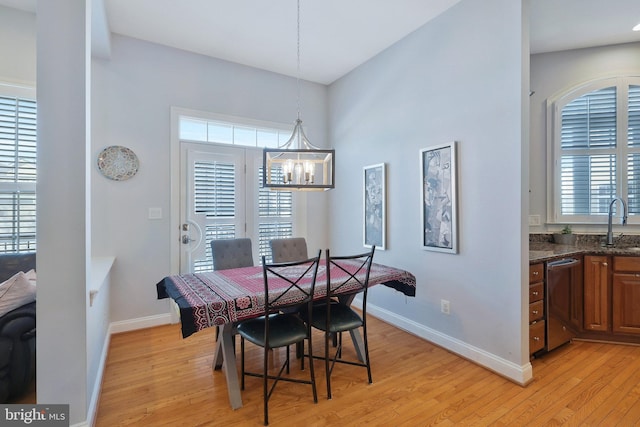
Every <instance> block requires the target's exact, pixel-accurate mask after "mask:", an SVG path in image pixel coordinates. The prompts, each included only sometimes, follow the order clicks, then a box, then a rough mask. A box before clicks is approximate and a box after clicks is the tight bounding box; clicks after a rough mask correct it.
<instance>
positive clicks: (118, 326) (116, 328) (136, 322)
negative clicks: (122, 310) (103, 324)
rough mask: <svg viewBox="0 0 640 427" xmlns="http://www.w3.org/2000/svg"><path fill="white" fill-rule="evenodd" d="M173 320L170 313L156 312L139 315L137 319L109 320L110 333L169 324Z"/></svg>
mask: <svg viewBox="0 0 640 427" xmlns="http://www.w3.org/2000/svg"><path fill="white" fill-rule="evenodd" d="M171 323H175V322H173V316H172V315H171V313H164V314H157V315H155V316H147V317H139V318H137V319H130V320H122V321H120V322H111V324H110V325H109V333H110V334H118V333H120V332H129V331H135V330H137V329H145V328H153V327H154V326H162V325H169V324H171Z"/></svg>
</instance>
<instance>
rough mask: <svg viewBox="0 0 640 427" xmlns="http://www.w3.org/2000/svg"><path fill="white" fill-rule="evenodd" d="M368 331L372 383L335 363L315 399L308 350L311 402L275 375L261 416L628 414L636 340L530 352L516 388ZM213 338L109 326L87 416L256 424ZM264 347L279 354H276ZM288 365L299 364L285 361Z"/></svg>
mask: <svg viewBox="0 0 640 427" xmlns="http://www.w3.org/2000/svg"><path fill="white" fill-rule="evenodd" d="M369 334H370V336H369V341H370V348H371V349H370V352H371V358H372V374H373V384H368V382H367V378H366V371H365V370H364V369H362V368H359V367H353V366H347V365H339V366H338V367H336V368H335V369H336V370H335V371H334V374H333V376H332V393H333V399H332V400H327V398H326V387H325V377H324V364H323V363H322V362H321V361H319V360H316V361H315V368H316V381H317V387H318V403H317V404H314V403H313V399H312V396H311V390H310V387H309V386H306V385H300V384H289V383H282V384H279V385H278V387H277V388H276V390H275V393H274V395H273V397H272V400H271V401H270V405H269V414H270V421H271V422H270V425H275V426H278V425H282V426H285V425H291V422H292V420H296V424H299V425H310V426H332V425H344V426H349V425H367V426H389V425H420V426H422V425H430V424H436V423H437V424H438V425H442V426H449V425H451V426H453V425H456V426H457V425H465V426H467V425H469V426H470V425H477V426H487V425H493V426H501V425H504V426H513V425H526V426H535V425H633V424H634V423H638V422H640V402H639V400H640V385H639V384H640V347H633V346H624V345H615V344H602V343H593V342H579V341H576V342H573V343H571V344H568V345H566V346H563V347H561V348H559V349H557V350H555V351H554V352H552V353H549V354H548V355H545V356H543V357H541V358H539V359H535V360H533V362H532V364H533V374H534V378H533V381H532V382H531V383H530V384H529V385H528V386H526V387H522V386H520V385H517V384H514V383H513V382H511V381H508V380H506V379H504V378H502V377H500V376H499V375H496V374H495V373H492V372H490V371H488V370H486V369H484V368H482V367H479V366H478V365H475V364H473V363H471V362H469V361H467V360H465V359H463V358H460V357H458V356H456V355H454V354H452V353H450V352H448V351H446V350H444V349H442V348H440V347H438V346H436V345H433V344H432V343H429V342H427V341H425V340H422V339H420V338H417V337H415V336H413V335H411V334H408V333H406V332H404V331H401V330H399V329H397V328H395V327H393V326H390V325H388V324H386V323H384V322H382V321H379V320H377V319H375V318H372V317H370V322H369ZM214 339H215V332H214V331H213V329H211V330H205V331H201V332H198V333H196V334H194V335H192V336H191V337H189V338H187V339H183V338H182V336H181V334H180V328H179V326H178V325H168V326H161V327H157V328H151V329H146V330H141V331H134V332H128V333H122V334H117V335H114V336H113V337H112V338H111V344H110V348H109V354H108V358H107V365H106V368H105V373H104V378H103V386H102V392H101V396H100V402H99V407H98V412H97V417H96V422H95V425H96V427H103V426H108V427H112V426H140V425H144V426H189V427H195V426H218V425H233V426H259V425H262V410H263V406H262V388H261V382H260V380H259V379H254V378H252V379H249V380H247V389H246V390H244V391H243V392H242V399H243V403H244V405H243V407H242V408H240V409H238V410H235V411H234V410H232V409H231V408H230V406H229V400H228V396H227V390H226V379H225V377H224V374H223V373H222V372H221V371H212V370H211V363H212V361H213V350H214ZM314 350H315V352H316V354H320V353H322V352H323V344H322V337H321V336H320V335H317V336H316V335H314ZM351 351H352V350H351V349H347V350H346V352H351ZM238 354H239V348H238ZM247 354H248V356H247V364H248V367H249V366H251V369H256V370H260V369H261V358H262V353H261V351H260V350H259V349H257V348H255V347H253V348H251V347H250V346H247ZM274 356H275V358H276V359H278V360H282V358H283V357H284V353H282V352H281V351H279V352H274ZM307 369H308V368H307ZM292 375H295V376H300V377H306V376H307V375H308V373H307V371H304V372H301V371H300V370H299V365H298V364H297V363H294V364H293V366H292ZM540 415H542V416H541V417H540ZM629 423H631V424H629Z"/></svg>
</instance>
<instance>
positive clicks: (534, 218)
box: [529, 215, 541, 226]
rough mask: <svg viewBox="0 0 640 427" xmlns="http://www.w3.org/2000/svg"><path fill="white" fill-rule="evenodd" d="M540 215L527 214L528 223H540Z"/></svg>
mask: <svg viewBox="0 0 640 427" xmlns="http://www.w3.org/2000/svg"><path fill="white" fill-rule="evenodd" d="M540 224H541V223H540V215H529V225H534V226H535V225H540Z"/></svg>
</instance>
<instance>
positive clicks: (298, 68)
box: [296, 0, 300, 120]
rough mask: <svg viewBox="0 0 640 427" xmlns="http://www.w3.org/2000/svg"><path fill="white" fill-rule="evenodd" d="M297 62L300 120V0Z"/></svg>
mask: <svg viewBox="0 0 640 427" xmlns="http://www.w3.org/2000/svg"><path fill="white" fill-rule="evenodd" d="M296 47H297V64H296V89H297V91H298V103H297V109H298V120H299V119H300V0H298V27H297V46H296Z"/></svg>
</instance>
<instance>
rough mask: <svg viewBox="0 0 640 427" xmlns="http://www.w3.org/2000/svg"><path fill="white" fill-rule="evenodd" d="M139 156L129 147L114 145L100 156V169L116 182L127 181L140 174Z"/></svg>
mask: <svg viewBox="0 0 640 427" xmlns="http://www.w3.org/2000/svg"><path fill="white" fill-rule="evenodd" d="M139 166H140V165H139V163H138V156H136V153H134V152H133V151H131V150H130V149H128V148H127V147H121V146H119V145H112V146H111V147H107V148H105V149H104V150H102V151H101V152H100V154H99V155H98V169H99V170H100V172H101V173H102V175H104V176H106V177H107V178H109V179H113V180H114V181H126V180H127V179H129V178H131V177H133V176H134V175H135V174H136V173H137V172H138V167H139Z"/></svg>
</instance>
